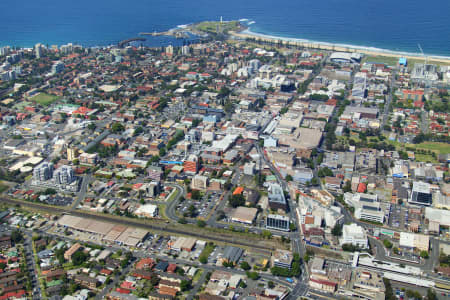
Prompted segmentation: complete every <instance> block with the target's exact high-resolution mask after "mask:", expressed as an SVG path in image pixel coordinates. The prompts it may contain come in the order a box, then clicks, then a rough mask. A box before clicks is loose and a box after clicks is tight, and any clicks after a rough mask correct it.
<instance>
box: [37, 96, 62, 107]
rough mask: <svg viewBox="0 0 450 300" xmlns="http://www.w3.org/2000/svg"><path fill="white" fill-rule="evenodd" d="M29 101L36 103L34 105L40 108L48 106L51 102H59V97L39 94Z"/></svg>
mask: <svg viewBox="0 0 450 300" xmlns="http://www.w3.org/2000/svg"><path fill="white" fill-rule="evenodd" d="M31 100H33V101H36V103H38V104H40V105H42V106H49V105H50V104H52V103H53V102H55V101H57V100H59V97H58V96H55V95H49V94H46V93H39V94H37V95H36V96H34V97H33V98H31Z"/></svg>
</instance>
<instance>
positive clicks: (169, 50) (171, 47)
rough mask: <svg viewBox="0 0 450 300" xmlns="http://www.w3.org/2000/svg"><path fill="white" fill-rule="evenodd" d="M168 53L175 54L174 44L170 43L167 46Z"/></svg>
mask: <svg viewBox="0 0 450 300" xmlns="http://www.w3.org/2000/svg"><path fill="white" fill-rule="evenodd" d="M166 54H169V55H173V46H172V45H169V46H167V47H166Z"/></svg>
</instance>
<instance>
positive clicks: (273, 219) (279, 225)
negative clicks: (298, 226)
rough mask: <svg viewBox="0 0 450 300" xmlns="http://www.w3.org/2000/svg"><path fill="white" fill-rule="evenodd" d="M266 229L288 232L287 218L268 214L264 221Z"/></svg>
mask: <svg viewBox="0 0 450 300" xmlns="http://www.w3.org/2000/svg"><path fill="white" fill-rule="evenodd" d="M266 228H267V229H274V230H282V231H289V218H288V217H287V216H281V215H274V214H269V215H268V216H267V219H266Z"/></svg>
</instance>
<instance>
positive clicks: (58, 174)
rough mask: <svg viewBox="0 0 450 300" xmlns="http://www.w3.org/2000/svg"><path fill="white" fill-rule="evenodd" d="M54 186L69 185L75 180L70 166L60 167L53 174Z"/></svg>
mask: <svg viewBox="0 0 450 300" xmlns="http://www.w3.org/2000/svg"><path fill="white" fill-rule="evenodd" d="M53 180H54V181H55V183H56V184H71V183H72V182H73V181H74V180H75V174H74V172H73V169H72V168H71V167H70V166H61V167H59V168H58V169H57V170H56V171H55V172H54V174H53Z"/></svg>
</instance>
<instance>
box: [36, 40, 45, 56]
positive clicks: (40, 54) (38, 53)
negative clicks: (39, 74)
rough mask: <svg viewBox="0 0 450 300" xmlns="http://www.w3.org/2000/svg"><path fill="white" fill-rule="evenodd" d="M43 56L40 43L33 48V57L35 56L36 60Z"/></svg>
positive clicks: (42, 47)
mask: <svg viewBox="0 0 450 300" xmlns="http://www.w3.org/2000/svg"><path fill="white" fill-rule="evenodd" d="M43 54H44V45H42V44H41V43H37V44H36V45H35V46H34V55H36V58H41V57H42V56H43Z"/></svg>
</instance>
